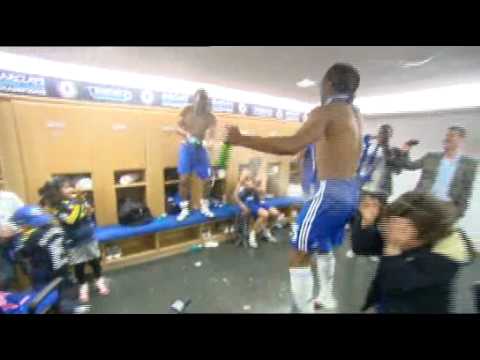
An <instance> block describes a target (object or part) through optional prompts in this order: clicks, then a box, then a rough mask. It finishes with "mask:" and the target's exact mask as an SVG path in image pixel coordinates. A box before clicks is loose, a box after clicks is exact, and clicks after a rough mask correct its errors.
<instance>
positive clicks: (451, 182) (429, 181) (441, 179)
mask: <svg viewBox="0 0 480 360" xmlns="http://www.w3.org/2000/svg"><path fill="white" fill-rule="evenodd" d="M466 135H467V133H466V130H465V129H464V128H463V127H460V126H452V127H450V128H449V129H448V131H447V134H446V137H445V139H444V141H443V147H444V151H443V152H430V153H427V154H426V155H424V156H423V157H422V158H420V159H418V160H416V161H411V160H410V158H409V150H410V148H411V146H409V145H408V144H406V145H404V147H403V150H404V152H403V157H402V158H401V161H400V163H399V164H400V166H401V167H402V168H404V169H408V170H418V169H421V170H422V175H421V177H420V180H419V181H418V183H417V186H416V188H415V190H416V191H420V192H429V193H431V194H433V195H434V196H435V197H436V198H437V199H439V200H441V201H445V202H449V203H452V204H453V205H454V206H455V209H456V214H455V217H456V219H457V220H458V219H460V218H462V217H463V216H464V215H465V212H466V210H467V208H468V204H469V201H470V198H471V196H472V189H473V181H474V179H475V173H476V171H477V165H478V161H477V160H475V159H473V158H471V157H468V156H465V155H462V154H461V149H462V145H463V142H464V140H465V138H466Z"/></svg>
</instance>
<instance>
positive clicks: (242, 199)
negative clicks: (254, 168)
mask: <svg viewBox="0 0 480 360" xmlns="http://www.w3.org/2000/svg"><path fill="white" fill-rule="evenodd" d="M262 183H263V184H262ZM264 184H265V182H264V181H261V180H260V179H258V178H254V176H253V174H252V173H251V171H250V170H244V171H243V172H242V174H241V176H240V181H239V182H238V184H237V186H236V188H235V192H234V198H235V201H236V202H237V204H238V205H239V206H240V209H241V210H242V214H243V215H248V214H252V215H253V217H254V219H255V224H254V226H253V228H252V230H251V231H250V234H249V238H248V243H249V245H250V246H251V247H252V248H254V249H256V248H257V247H258V244H257V233H259V232H260V231H262V232H263V236H265V238H266V239H267V240H268V241H269V242H277V240H276V239H275V237H274V236H273V235H272V233H271V231H270V228H269V220H270V219H272V220H277V219H278V218H279V217H280V212H279V211H278V209H276V208H274V207H270V206H268V205H267V204H266V203H265V202H264V201H262V200H261V198H262V196H263V195H264V193H265V191H264V188H265V186H264Z"/></svg>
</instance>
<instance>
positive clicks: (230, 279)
mask: <svg viewBox="0 0 480 360" xmlns="http://www.w3.org/2000/svg"><path fill="white" fill-rule="evenodd" d="M277 237H278V238H279V240H280V242H279V243H278V244H269V243H266V242H260V247H259V248H258V249H256V250H254V249H245V248H237V247H235V246H234V245H233V244H232V243H223V244H220V246H219V247H217V248H211V249H204V250H203V251H201V252H198V253H185V254H181V255H177V256H172V257H169V258H165V259H160V260H157V261H155V262H151V263H147V264H143V265H139V266H133V267H130V268H125V269H121V270H116V271H112V272H108V273H107V274H106V276H107V277H108V278H109V279H110V280H111V288H112V293H111V295H110V296H108V297H104V298H101V297H99V296H98V295H95V294H94V293H93V292H92V305H93V308H92V312H93V313H97V314H131V313H133V314H138V313H143V314H159V313H167V312H168V308H169V305H170V304H171V303H172V302H174V301H175V300H176V299H187V298H189V299H191V301H192V302H191V305H190V306H189V307H188V311H187V312H190V313H288V312H290V295H289V280H288V271H287V267H286V266H287V253H288V249H289V245H288V241H287V237H286V232H285V231H284V230H280V231H279V232H277ZM346 250H347V246H343V247H341V248H340V249H338V251H337V254H336V255H337V256H336V258H337V265H336V276H335V291H336V297H337V299H338V302H339V308H338V310H337V312H339V313H358V312H359V309H360V307H361V305H362V303H363V301H364V298H365V295H366V292H367V289H368V286H369V284H370V282H371V280H372V276H373V274H374V273H375V268H376V266H377V264H376V263H374V262H372V261H370V260H369V259H367V258H364V257H355V258H353V259H349V258H347V257H346V256H345V253H346ZM200 263H201V266H198V265H199V264H200ZM195 264H197V266H196V265H195ZM479 270H480V264H479V262H476V263H474V264H472V265H469V266H468V267H466V268H465V269H464V270H463V271H461V273H460V274H459V279H458V281H457V284H456V291H455V312H457V313H472V312H473V304H472V297H471V292H470V285H471V283H472V282H473V281H475V280H477V279H480V271H479Z"/></svg>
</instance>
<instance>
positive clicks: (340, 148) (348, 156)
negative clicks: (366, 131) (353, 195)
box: [311, 103, 362, 180]
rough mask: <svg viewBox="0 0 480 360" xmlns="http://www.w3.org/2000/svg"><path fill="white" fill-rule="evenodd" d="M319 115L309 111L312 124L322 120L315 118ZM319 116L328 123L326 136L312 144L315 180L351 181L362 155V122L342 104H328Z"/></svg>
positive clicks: (317, 111) (316, 112)
mask: <svg viewBox="0 0 480 360" xmlns="http://www.w3.org/2000/svg"><path fill="white" fill-rule="evenodd" d="M319 112H320V108H317V109H314V110H313V111H312V113H311V118H312V120H311V121H322V119H316V118H315V117H316V116H317V115H316V114H318V113H319ZM322 113H323V114H322V115H321V116H322V117H324V119H323V120H324V121H326V122H327V124H326V125H325V136H324V137H322V138H320V140H319V141H317V142H316V143H315V149H316V157H315V159H316V166H317V174H318V179H319V180H325V179H347V178H352V177H354V176H355V174H356V170H357V166H358V160H359V157H360V153H361V146H362V145H361V119H360V118H359V116H356V114H355V112H354V111H353V108H352V106H351V105H348V104H344V103H333V104H330V105H327V106H325V107H324V109H322ZM325 117H326V118H325Z"/></svg>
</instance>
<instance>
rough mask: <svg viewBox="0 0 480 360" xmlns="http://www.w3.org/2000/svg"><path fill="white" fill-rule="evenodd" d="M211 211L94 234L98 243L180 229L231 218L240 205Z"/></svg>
mask: <svg viewBox="0 0 480 360" xmlns="http://www.w3.org/2000/svg"><path fill="white" fill-rule="evenodd" d="M265 202H266V203H267V204H268V205H270V206H274V207H277V208H280V209H281V208H286V207H289V206H291V205H293V204H295V203H298V204H300V205H301V203H302V202H303V200H302V198H299V197H290V196H284V197H276V198H270V199H266V200H265ZM212 211H213V213H214V214H215V218H213V219H211V220H209V219H207V218H206V217H205V216H203V215H202V214H201V213H200V211H198V210H195V211H192V212H191V214H190V216H189V217H188V218H187V219H185V220H184V221H182V222H181V223H179V222H178V221H177V220H176V217H177V216H176V215H168V216H166V217H163V218H156V219H155V220H154V221H152V222H151V223H150V224H147V225H141V226H125V225H109V226H101V227H98V228H97V229H96V231H95V235H96V237H97V239H98V241H99V242H100V243H104V242H110V241H115V240H121V239H126V238H130V237H134V236H142V235H147V234H152V233H156V232H162V231H169V230H175V229H182V228H185V227H189V226H193V225H199V224H203V223H208V222H214V221H221V220H228V219H232V218H234V217H235V216H237V215H238V214H239V213H240V207H239V206H238V205H232V204H226V205H224V206H222V207H219V208H213V209H212Z"/></svg>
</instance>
